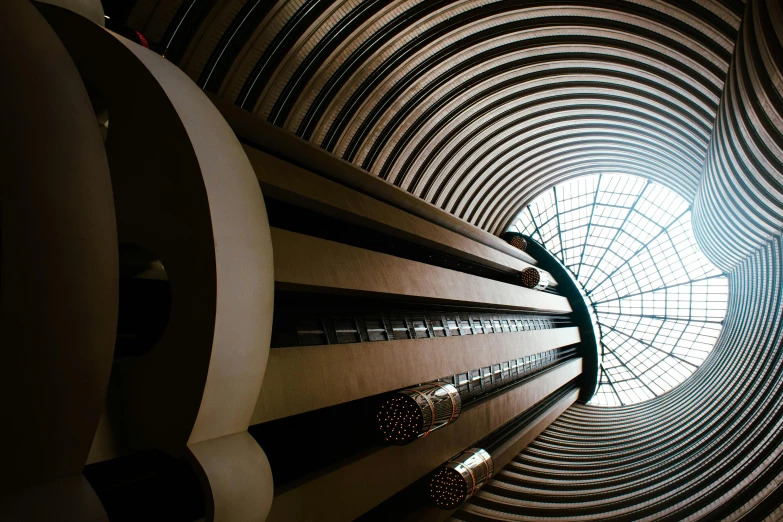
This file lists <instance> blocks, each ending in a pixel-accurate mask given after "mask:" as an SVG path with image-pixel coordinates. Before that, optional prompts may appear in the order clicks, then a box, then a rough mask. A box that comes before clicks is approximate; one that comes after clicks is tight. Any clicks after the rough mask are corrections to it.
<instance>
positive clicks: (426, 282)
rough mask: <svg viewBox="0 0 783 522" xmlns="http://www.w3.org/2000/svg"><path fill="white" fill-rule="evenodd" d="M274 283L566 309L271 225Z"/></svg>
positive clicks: (533, 293)
mask: <svg viewBox="0 0 783 522" xmlns="http://www.w3.org/2000/svg"><path fill="white" fill-rule="evenodd" d="M271 230H272V244H273V250H274V257H275V261H274V266H275V283H276V284H278V285H279V283H288V284H290V285H297V286H299V287H302V288H305V289H310V290H314V289H322V290H332V291H334V290H343V291H345V290H348V291H358V292H375V293H379V294H386V295H399V296H407V297H418V298H429V299H439V300H441V301H450V302H455V303H470V304H484V305H490V306H496V307H505V308H515V309H522V310H540V311H544V312H559V313H562V312H570V311H571V306H570V305H569V304H568V300H567V299H566V298H565V297H562V296H558V295H554V294H549V293H544V292H539V291H537V290H530V289H528V288H523V287H520V286H515V285H510V284H507V283H501V282H499V281H493V280H490V279H484V278H483V277H478V276H474V275H470V274H464V273H462V272H456V271H454V270H448V269H446V268H439V267H435V266H432V265H427V264H425V263H419V262H416V261H410V260H407V259H403V258H399V257H395V256H391V255H388V254H381V253H378V252H373V251H370V250H365V249H362V248H357V247H353V246H348V245H344V244H341V243H336V242H334V241H327V240H325V239H320V238H316V237H312V236H306V235H303V234H297V233H296V232H289V231H287V230H281V229H279V228H272V229H271Z"/></svg>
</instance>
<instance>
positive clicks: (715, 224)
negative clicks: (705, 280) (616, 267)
mask: <svg viewBox="0 0 783 522" xmlns="http://www.w3.org/2000/svg"><path fill="white" fill-rule="evenodd" d="M781 28H783V5H781V2H780V1H777V0H773V1H769V0H751V1H749V2H748V3H747V7H746V9H745V16H744V18H743V20H742V26H741V28H740V33H739V37H738V38H737V45H736V47H735V48H734V56H733V58H732V61H731V66H730V68H729V73H728V77H727V79H726V86H725V88H724V91H723V97H722V99H721V104H720V109H719V111H718V115H717V118H716V122H715V130H714V132H713V135H712V140H711V141H710V148H709V151H708V156H707V164H706V166H705V168H704V172H703V174H702V177H701V181H700V186H699V192H698V194H697V195H696V199H695V202H694V205H693V232H694V235H695V236H696V239H697V240H698V242H699V246H701V248H702V249H703V250H704V253H705V254H706V255H707V257H709V258H710V260H711V261H712V262H713V263H715V264H716V265H717V266H719V267H721V268H722V269H724V270H726V271H729V270H731V269H733V268H735V267H737V266H738V265H739V263H740V262H742V261H743V260H745V259H747V258H748V257H749V256H750V255H751V254H753V253H754V252H755V251H757V250H759V249H761V248H762V247H763V246H764V245H765V244H766V243H767V242H768V241H769V240H771V239H772V238H774V237H776V236H780V235H781V232H783V101H782V100H783V29H781Z"/></svg>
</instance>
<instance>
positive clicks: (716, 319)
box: [510, 174, 728, 406]
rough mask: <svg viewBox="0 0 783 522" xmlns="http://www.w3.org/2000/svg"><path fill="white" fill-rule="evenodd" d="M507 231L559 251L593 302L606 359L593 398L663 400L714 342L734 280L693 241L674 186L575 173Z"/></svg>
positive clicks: (599, 401)
mask: <svg viewBox="0 0 783 522" xmlns="http://www.w3.org/2000/svg"><path fill="white" fill-rule="evenodd" d="M510 230H512V231H517V232H521V233H523V234H526V235H528V236H530V237H532V238H533V239H535V240H537V241H539V242H540V243H541V244H542V245H543V246H544V247H545V248H546V249H547V250H549V251H550V252H551V253H552V254H554V255H555V257H557V258H558V259H559V260H560V261H561V262H562V263H563V264H564V265H565V266H566V267H567V268H568V269H569V270H570V271H571V273H572V274H573V275H574V277H575V278H576V280H577V281H578V282H579V283H580V284H581V285H582V287H583V289H584V291H585V293H586V294H587V297H588V300H589V301H590V302H589V305H591V306H592V307H593V310H594V312H595V315H596V316H597V319H598V325H599V327H600V330H601V340H600V342H601V364H600V367H599V372H600V380H599V385H598V390H597V392H596V394H595V395H594V396H593V399H592V400H591V401H590V404H596V405H602V406H621V405H627V404H633V403H637V402H641V401H645V400H648V399H651V398H653V397H656V396H658V395H660V394H662V393H664V392H666V391H668V390H670V389H672V388H673V387H675V386H677V385H678V384H680V383H681V382H682V381H684V380H685V378H686V377H688V376H689V375H691V374H692V373H693V372H694V371H695V370H696V368H698V367H699V365H700V364H701V363H702V362H703V361H704V359H705V358H706V357H707V354H709V352H710V350H712V347H713V346H714V345H715V342H716V341H717V338H718V335H719V334H720V331H721V328H722V325H723V319H724V317H725V315H726V302H727V299H728V282H727V279H726V277H725V275H724V274H723V273H722V272H721V271H720V270H718V269H717V268H716V267H715V266H713V265H712V263H710V262H709V261H708V260H707V258H706V257H704V255H703V254H702V253H701V250H700V249H699V247H698V246H697V245H696V241H695V239H694V237H693V232H692V231H691V208H690V206H689V205H688V203H687V202H686V201H685V200H684V199H682V198H681V197H680V196H679V195H677V194H675V193H674V192H672V191H671V190H669V189H667V188H665V187H663V186H661V185H658V184H655V183H653V182H651V181H648V180H646V179H642V178H637V177H632V176H624V175H612V174H602V175H598V176H589V177H582V178H577V179H574V180H572V181H569V182H566V183H563V184H562V185H558V186H556V187H554V188H552V189H551V190H548V191H547V192H545V193H544V194H542V195H540V196H539V197H538V198H537V199H536V200H535V201H533V202H532V203H531V204H530V205H528V206H527V207H525V209H524V210H523V211H522V212H521V213H520V214H519V216H518V218H517V221H516V222H515V224H514V225H513V226H512V227H511V229H510Z"/></svg>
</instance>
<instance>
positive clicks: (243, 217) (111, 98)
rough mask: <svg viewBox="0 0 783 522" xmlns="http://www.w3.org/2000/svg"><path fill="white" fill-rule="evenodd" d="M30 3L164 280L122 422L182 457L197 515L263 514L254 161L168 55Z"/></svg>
mask: <svg viewBox="0 0 783 522" xmlns="http://www.w3.org/2000/svg"><path fill="white" fill-rule="evenodd" d="M41 9H42V12H44V13H45V14H46V16H47V19H48V20H49V21H50V23H51V24H52V25H53V27H55V29H56V31H57V33H58V35H59V36H60V38H61V39H62V40H63V42H64V43H65V45H66V47H67V48H68V51H69V52H70V53H71V56H72V57H73V58H74V60H75V61H76V63H77V65H78V67H79V70H80V73H81V74H82V76H83V78H84V79H85V82H86V83H88V84H89V85H90V86H91V88H92V89H93V90H94V91H95V92H96V93H98V95H100V96H102V97H103V100H104V102H105V105H106V109H107V111H108V117H109V125H108V129H109V130H108V136H107V154H108V159H109V165H110V169H111V178H112V184H113V188H114V194H115V204H116V212H117V230H118V236H119V241H120V243H128V244H131V245H135V246H137V247H141V248H143V249H146V250H148V251H149V252H151V253H152V254H154V256H155V257H156V258H157V259H159V260H160V263H162V265H163V267H164V268H165V271H166V275H167V277H168V281H169V284H170V289H171V312H170V316H169V321H168V324H167V325H166V327H165V330H164V332H163V334H162V337H161V338H160V340H159V341H158V342H157V344H155V346H153V347H152V348H151V349H150V351H149V352H147V353H146V354H145V355H142V356H140V357H139V358H138V360H137V362H136V363H135V366H134V367H133V368H132V369H131V373H130V379H129V380H130V383H131V384H130V389H129V390H128V393H129V397H130V402H131V404H130V408H131V409H132V417H133V419H134V429H135V430H137V432H138V435H139V436H140V437H141V438H142V439H143V440H144V441H146V442H147V443H148V444H150V445H151V446H153V447H157V448H160V449H162V450H164V451H167V452H169V453H171V454H173V455H178V456H182V455H185V456H187V457H188V458H189V460H190V462H191V463H192V464H193V466H194V467H195V469H196V471H197V473H198V474H199V476H200V477H201V479H202V483H203V487H204V490H205V497H206V499H207V505H206V511H207V520H215V521H220V522H225V521H237V522H240V521H241V522H245V521H252V520H264V518H265V517H266V515H267V512H268V511H269V507H270V504H271V499H272V477H271V471H270V468H269V464H268V462H267V459H266V456H265V454H264V452H263V450H262V449H261V447H260V446H258V444H257V443H256V442H255V440H254V439H253V438H252V437H251V436H250V435H249V434H248V433H247V427H248V424H249V422H250V417H251V415H252V412H253V409H254V407H255V403H256V400H257V398H258V394H259V390H260V388H261V383H262V381H263V376H264V371H265V369H266V363H267V358H268V355H269V342H270V336H271V324H272V306H273V285H274V283H273V268H272V244H271V239H270V231H269V225H268V221H267V216H266V210H265V207H264V202H263V197H262V194H261V190H260V188H259V185H258V181H257V179H256V176H255V173H254V171H253V169H252V167H251V166H250V163H249V161H248V159H247V157H246V156H245V154H244V152H243V150H242V147H241V145H240V144H239V142H238V141H237V139H236V137H235V136H234V133H233V132H232V131H231V129H230V128H229V126H228V124H226V122H225V120H223V118H222V117H221V116H220V114H219V113H218V111H217V110H216V109H215V107H214V106H213V105H212V103H211V102H210V101H209V100H208V99H207V98H206V96H205V95H204V94H203V93H202V91H201V90H200V89H199V88H198V87H197V86H196V85H195V84H194V83H193V82H192V81H191V80H190V79H189V78H188V77H187V76H186V75H185V74H184V73H182V71H180V70H179V69H178V68H177V67H175V66H174V65H172V64H171V63H169V62H168V61H166V60H165V59H163V58H161V57H160V56H158V55H156V54H154V53H153V52H151V51H149V50H147V49H145V48H142V47H141V46H138V45H136V44H133V43H131V42H129V41H127V40H125V39H123V38H121V37H118V36H115V35H113V34H112V33H109V32H107V31H105V30H103V29H101V28H99V27H97V26H95V25H94V24H90V23H89V22H87V21H86V20H85V19H83V18H79V17H75V16H73V15H72V14H71V13H68V12H66V11H63V10H60V9H57V8H54V7H51V6H41ZM118 406H120V405H114V407H118Z"/></svg>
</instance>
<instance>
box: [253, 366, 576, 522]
mask: <svg viewBox="0 0 783 522" xmlns="http://www.w3.org/2000/svg"><path fill="white" fill-rule="evenodd" d="M581 372H582V359H573V360H571V361H569V362H566V363H564V364H562V365H560V366H558V367H556V368H554V369H552V370H550V371H548V372H546V373H544V374H543V375H541V376H539V377H538V378H536V379H533V380H531V381H529V382H527V383H525V384H522V385H520V386H517V387H516V388H512V389H511V390H509V391H507V392H506V393H503V394H500V395H497V396H495V397H493V398H491V399H490V400H487V401H485V402H482V403H479V404H477V405H476V406H475V407H473V408H470V409H467V410H466V411H464V412H463V413H462V415H460V417H459V419H457V421H456V422H455V423H454V424H452V425H450V426H447V427H446V428H443V429H440V430H437V431H435V432H433V433H431V434H430V435H429V436H427V437H425V438H423V439H420V440H418V441H416V442H414V443H413V444H410V445H408V446H391V447H388V448H384V449H382V450H379V451H377V452H375V453H373V454H371V455H368V456H367V457H365V458H363V459H361V460H357V461H355V462H352V463H350V464H347V465H345V466H343V467H341V468H339V469H336V470H334V471H332V472H331V473H328V474H326V475H322V476H320V477H317V478H314V479H313V480H310V481H309V482H306V483H304V484H301V485H299V486H298V487H294V488H292V489H289V490H286V491H277V492H276V494H275V497H274V500H273V501H272V510H271V511H270V513H269V517H268V518H267V520H268V521H270V522H275V521H286V522H290V521H297V520H301V521H311V520H318V521H324V522H325V521H343V520H353V519H354V518H356V517H357V516H359V515H361V514H362V513H364V512H366V511H367V510H369V509H371V508H372V507H373V506H376V505H377V504H379V503H380V502H382V501H384V500H385V499H387V498H388V497H390V496H391V495H393V494H395V493H396V492H397V491H399V490H401V489H402V488H404V487H405V486H407V485H408V484H410V483H412V482H413V481H415V480H417V479H418V478H420V477H421V476H423V475H424V474H426V473H428V472H429V471H431V470H432V469H434V468H435V467H437V466H439V465H440V464H443V463H444V462H445V461H447V460H448V459H449V458H451V457H452V456H453V455H455V454H456V453H458V452H460V451H462V450H464V449H465V448H468V447H470V446H471V445H473V444H474V443H475V442H477V441H479V440H480V439H481V438H483V437H484V436H486V435H487V434H489V433H491V432H492V431H494V430H496V429H497V428H499V427H500V426H502V425H503V424H505V423H506V422H508V421H510V420H511V419H513V418H514V417H516V416H517V415H519V414H520V413H522V412H524V411H525V410H527V409H528V408H530V407H531V406H533V405H534V404H536V403H537V402H538V401H540V400H542V399H544V398H545V397H546V396H547V395H549V394H550V393H552V392H554V391H555V390H557V389H558V388H559V387H560V386H562V385H564V384H566V383H567V382H569V381H570V380H572V379H574V378H575V377H577V376H578V375H579V374H580V373H581Z"/></svg>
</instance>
